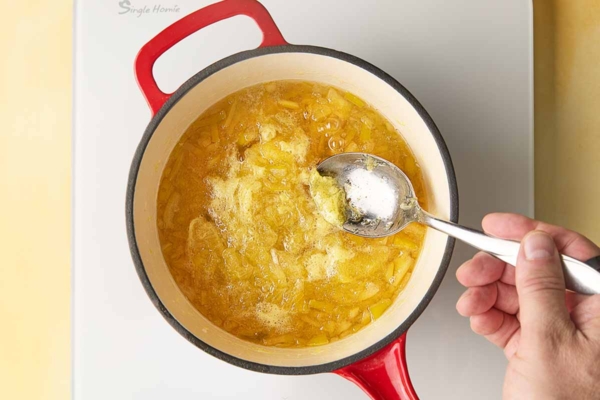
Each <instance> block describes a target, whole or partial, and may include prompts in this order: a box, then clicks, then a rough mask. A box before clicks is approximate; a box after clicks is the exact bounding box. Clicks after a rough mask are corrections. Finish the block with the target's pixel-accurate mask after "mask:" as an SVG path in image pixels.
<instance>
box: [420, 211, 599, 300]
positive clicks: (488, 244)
mask: <svg viewBox="0 0 600 400" xmlns="http://www.w3.org/2000/svg"><path fill="white" fill-rule="evenodd" d="M419 222H421V223H423V224H425V225H427V226H429V227H431V228H433V229H435V230H438V231H440V232H443V233H445V234H447V235H448V236H452V237H454V238H456V239H459V240H460V241H462V242H465V243H466V244H468V245H471V246H473V247H475V248H476V249H479V250H482V251H485V252H486V253H488V254H491V255H492V256H494V257H496V258H499V259H500V260H502V261H504V262H506V263H508V264H510V265H513V266H514V265H516V263H517V255H518V254H519V248H520V246H521V244H520V243H519V242H515V241H512V240H507V239H500V238H496V237H493V236H489V235H486V234H485V233H483V232H480V231H478V230H475V229H471V228H466V227H464V226H460V225H458V224H455V223H453V222H449V221H444V220H441V219H439V218H436V217H434V216H433V215H431V214H429V213H426V212H425V211H423V212H422V215H421V216H420V218H419ZM561 258H562V262H563V270H564V274H565V286H566V288H567V289H569V290H571V291H573V292H577V293H582V294H600V273H599V272H598V271H596V270H595V269H593V268H592V267H590V266H589V265H587V264H584V263H582V262H581V261H578V260H576V259H574V258H572V257H569V256H566V255H564V254H561Z"/></svg>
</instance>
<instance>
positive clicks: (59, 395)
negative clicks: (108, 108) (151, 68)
mask: <svg viewBox="0 0 600 400" xmlns="http://www.w3.org/2000/svg"><path fill="white" fill-rule="evenodd" d="M71 9H72V5H71V0H54V1H48V0H47V1H42V0H22V1H14V0H2V1H1V2H0V10H2V11H1V12H0V32H1V34H0V54H1V58H2V61H0V121H2V130H1V131H0V257H1V258H0V271H1V277H0V320H1V323H0V398H2V399H7V400H8V399H11V400H12V399H14V400H17V399H66V398H68V397H69V393H70V381H69V379H70V378H69V372H70V370H69V368H70V326H69V313H70V305H69V302H70V265H69V263H70V255H69V252H70V249H69V242H70V236H69V235H70V221H71V219H70V209H71V201H70V176H71V142H70V141H71V31H72V29H71Z"/></svg>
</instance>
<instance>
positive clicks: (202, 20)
mask: <svg viewBox="0 0 600 400" xmlns="http://www.w3.org/2000/svg"><path fill="white" fill-rule="evenodd" d="M236 15H247V16H248V17H250V18H252V19H253V20H254V21H255V22H256V24H257V25H258V27H259V28H260V30H261V31H262V33H263V40H262V43H261V44H260V46H259V47H265V46H280V45H285V44H288V43H287V42H286V41H285V39H284V38H283V36H282V35H281V32H280V31H279V28H277V25H275V22H274V21H273V18H271V15H270V14H269V12H268V11H267V9H266V8H265V7H264V6H263V5H262V4H260V3H259V2H258V1H256V0H224V1H221V2H219V3H215V4H211V5H209V6H206V7H204V8H201V9H200V10H198V11H195V12H193V13H191V14H189V15H187V16H185V17H183V18H182V19H180V20H179V21H177V22H175V23H173V24H172V25H170V26H169V27H167V28H166V29H165V30H163V31H162V32H160V33H159V34H158V35H156V36H155V37H154V38H153V39H152V40H150V41H149V42H148V43H146V44H145V45H144V47H142V49H141V50H140V52H139V53H138V55H137V57H136V60H135V76H136V78H137V81H138V85H139V86H140V89H141V90H142V93H143V94H144V97H146V101H147V102H148V105H149V106H150V109H151V110H152V113H153V114H156V113H157V112H158V110H159V109H160V108H161V107H162V105H163V104H165V102H166V101H167V100H168V99H169V97H171V94H167V93H164V92H163V91H161V90H160V89H159V88H158V85H157V84H156V80H155V79H154V75H153V73H152V67H153V66H154V63H155V62H156V60H157V59H158V57H160V56H161V55H163V54H164V53H165V52H166V51H167V50H169V49H170V48H171V47H173V46H174V45H176V44H177V43H179V42H180V41H181V40H183V39H185V38H186V37H188V36H189V35H191V34H192V33H195V32H197V31H199V30H200V29H202V28H205V27H207V26H209V25H212V24H214V23H215V22H218V21H222V20H224V19H227V18H231V17H234V16H236Z"/></svg>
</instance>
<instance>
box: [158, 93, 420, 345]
mask: <svg viewBox="0 0 600 400" xmlns="http://www.w3.org/2000/svg"><path fill="white" fill-rule="evenodd" d="M354 151H360V152H368V153H372V154H375V155H377V156H380V157H383V158H385V159H388V160H390V161H392V162H393V163H394V164H396V165H397V166H398V167H400V168H401V169H402V170H403V171H404V172H405V173H406V174H407V175H408V177H409V178H410V180H411V181H412V182H413V185H414V188H415V191H416V195H417V198H419V199H425V198H426V196H425V193H424V185H423V178H422V175H421V171H420V169H419V166H418V165H417V163H416V162H415V158H414V156H413V155H412V153H411V151H410V149H409V148H408V146H407V145H406V143H405V142H404V141H403V139H402V137H401V136H400V134H399V133H398V132H397V131H396V130H395V129H394V128H393V127H392V125H391V124H390V123H389V122H388V121H386V120H385V119H384V118H383V117H382V116H381V115H380V114H379V113H378V112H376V111H375V110H374V109H373V108H371V107H369V106H368V105H367V104H365V102H364V101H363V100H361V99H360V98H358V97H356V96H354V95H352V94H351V93H345V92H343V91H341V90H339V89H336V88H332V87H328V86H325V85H321V84H316V83H311V82H301V81H277V82H270V83H266V84H261V85H257V86H252V87H249V88H246V89H243V90H241V91H239V92H236V93H234V94H232V95H230V96H228V97H226V98H225V99H223V100H221V101H219V102H218V103H217V104H215V105H214V106H212V107H211V108H210V109H209V110H207V111H206V112H205V113H204V114H202V115H201V116H200V117H199V118H198V119H197V120H196V121H195V122H194V123H193V124H191V125H190V127H189V128H188V129H187V131H186V132H185V134H184V135H183V136H182V138H181V139H180V141H179V143H178V144H177V145H176V146H175V149H174V150H173V152H172V153H171V155H170V157H169V160H168V162H167V164H166V167H165V170H164V172H163V176H162V178H161V183H160V187H159V191H158V221H157V223H158V231H159V236H160V243H161V247H162V253H163V255H164V258H165V261H166V263H167V264H168V266H169V269H170V271H171V273H172V275H173V278H174V279H175V281H176V282H177V284H178V285H179V287H180V288H181V290H182V292H183V293H184V294H185V296H186V297H187V298H188V299H189V301H190V302H191V303H192V304H193V305H194V307H195V308H197V309H198V310H199V311H200V312H201V313H202V314H203V315H204V316H206V317H207V318H208V319H209V320H210V321H212V322H213V323H214V324H215V325H217V326H219V327H221V328H223V329H225V330H226V331H228V332H230V333H231V334H233V335H236V336H238V337H240V338H242V339H245V340H249V341H252V342H255V343H259V344H263V345H266V346H281V347H305V346H318V345H323V344H326V343H329V342H333V341H336V340H339V339H342V338H344V337H346V336H348V335H350V334H352V333H354V332H357V331H358V330H359V329H361V328H363V327H364V326H365V325H367V324H369V323H370V322H371V321H373V320H375V319H377V318H378V317H379V316H381V314H382V313H383V312H384V311H385V310H386V309H387V308H388V307H389V306H390V305H391V304H392V301H393V300H394V298H395V297H396V296H397V295H398V293H399V292H400V291H401V290H402V289H403V288H404V287H405V285H406V284H407V282H408V280H409V279H410V276H411V272H412V269H413V267H414V264H415V260H416V258H417V257H418V255H419V251H420V248H421V245H422V243H423V237H424V234H425V228H423V227H422V226H420V225H417V224H411V225H409V226H408V227H407V228H406V229H405V230H404V231H402V232H400V233H398V234H396V235H394V236H391V237H388V238H383V239H365V238H361V237H357V236H354V235H351V234H349V233H345V232H343V231H341V230H339V229H338V228H336V227H335V225H334V224H335V223H336V221H337V222H339V218H340V217H339V215H335V213H333V214H331V215H328V214H327V210H335V204H333V206H334V207H329V206H328V202H329V203H331V202H334V203H335V202H339V201H343V199H340V197H339V193H338V192H336V190H335V188H334V187H332V186H331V185H327V182H324V181H323V180H322V179H320V178H321V177H320V176H319V175H318V173H317V172H316V170H315V166H316V165H317V164H318V163H319V162H320V161H321V160H323V159H324V158H326V157H328V156H331V155H333V154H337V153H340V152H354ZM328 191H329V192H328ZM311 193H312V194H313V195H314V196H315V198H314V199H313V197H312V196H311ZM317 204H319V210H320V211H321V213H319V210H318V209H317ZM330 205H331V204H330ZM421 205H422V206H425V204H421ZM324 210H325V211H324ZM327 221H329V222H327ZM330 222H332V223H333V224H332V223H330ZM338 225H339V224H338Z"/></svg>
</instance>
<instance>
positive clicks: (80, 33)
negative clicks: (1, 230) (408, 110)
mask: <svg viewBox="0 0 600 400" xmlns="http://www.w3.org/2000/svg"><path fill="white" fill-rule="evenodd" d="M119 2H120V0H111V1H104V2H98V1H93V0H79V1H77V2H76V22H75V29H76V32H75V35H76V45H75V46H76V47H75V51H76V52H75V132H74V152H75V153H74V157H75V158H74V163H75V173H74V258H73V260H74V267H73V268H74V270H73V282H74V289H73V290H74V300H73V301H74V305H73V319H74V321H73V358H74V360H73V363H74V365H73V366H74V368H73V385H74V390H73V395H74V397H75V398H76V399H86V400H90V399H107V398H110V399H144V400H147V399H165V398H177V399H194V400H197V399H220V398H244V399H287V400H292V399H306V398H315V399H322V398H327V399H340V400H341V399H344V400H347V399H364V398H366V396H365V395H364V394H363V393H362V392H361V391H360V390H359V389H358V388H356V387H355V386H354V385H352V384H351V383H350V382H347V381H345V380H344V379H342V378H340V377H338V376H335V375H333V374H325V375H317V376H302V377H289V376H273V375H264V374H258V373H255V372H250V371H246V370H242V369H240V368H237V367H234V366H231V365H229V364H226V363H224V362H222V361H219V360H216V359H214V358H212V357H211V356H209V355H207V354H205V353H203V352H202V351H201V350H199V349H197V348H195V347H194V346H193V345H192V344H190V343H188V342H187V341H186V340H185V339H184V338H183V337H181V336H179V334H178V333H177V332H175V331H174V330H173V329H172V328H171V327H170V326H169V325H168V324H167V323H166V322H165V321H164V320H163V319H162V317H161V316H160V315H159V313H158V312H157V311H156V310H155V309H154V307H153V305H152V304H151V303H150V301H149V299H148V297H147V296H146V294H145V292H144V290H143V288H142V286H141V284H140V282H139V279H138V277H137V275H136V272H135V270H134V267H133V263H132V261H131V257H130V255H129V249H128V244H127V238H126V232H125V217H124V208H125V206H124V204H125V187H126V182H127V174H128V172H129V165H130V162H131V158H132V156H133V153H134V151H135V148H136V146H137V144H138V141H139V138H140V137H141V135H142V132H143V131H144V129H145V127H146V124H147V123H148V122H149V120H150V112H149V110H148V109H147V106H146V103H145V101H144V99H143V97H142V95H141V93H140V92H139V90H138V89H137V85H136V82H135V78H134V76H133V60H134V57H135V55H136V53H137V51H138V50H139V49H140V47H141V46H142V45H143V44H144V43H146V42H147V41H148V40H149V39H150V38H151V37H152V36H153V35H154V34H156V33H158V32H159V31H160V30H161V29H162V28H164V27H166V26H167V25H169V24H170V23H172V22H174V21H175V20H177V19H179V18H181V17H182V16H184V15H186V14H188V13H190V12H192V11H194V10H196V9H198V8H200V7H202V6H204V5H206V4H208V3H210V1H206V0H179V1H175V0H162V1H160V2H158V1H157V2H153V0H130V3H131V6H135V8H138V9H139V8H143V7H144V6H147V7H148V8H149V9H150V10H151V11H150V12H148V13H144V14H142V15H141V16H137V15H136V14H132V13H126V14H119V12H121V11H124V8H122V7H120V6H119ZM121 3H122V1H121ZM159 3H160V5H161V6H162V7H164V8H170V9H178V10H179V11H178V12H153V11H152V10H153V8H154V6H155V5H156V4H159ZM123 4H125V3H123ZM263 4H265V6H266V7H267V9H269V11H270V12H271V14H272V16H273V18H274V19H275V21H276V23H277V24H278V25H279V27H280V29H281V31H282V33H283V35H284V37H285V38H286V39H287V40H288V41H289V42H290V43H297V44H312V45H319V46H324V47H331V48H334V49H337V50H341V51H345V52H348V53H351V54H354V55H356V56H359V57H361V58H363V59H365V60H367V61H369V62H371V63H373V64H375V65H377V66H378V67H380V68H381V69H383V70H384V71H386V72H388V73H389V74H391V75H392V76H394V77H395V78H396V79H398V81H400V82H401V83H402V84H403V85H404V86H406V87H407V88H408V89H409V90H410V91H411V92H412V93H413V94H414V95H415V96H416V97H417V98H418V99H419V101H420V102H421V103H422V104H423V105H424V106H425V108H426V109H427V110H428V112H429V113H430V115H431V116H432V117H433V119H434V121H435V122H436V124H437V125H438V127H439V128H440V131H441V132H442V135H443V136H444V138H445V139H446V141H447V144H448V147H449V149H450V152H451V154H452V157H453V161H454V165H455V168H456V173H457V178H458V185H459V194H460V221H461V222H462V223H463V224H466V225H470V226H478V225H479V221H480V219H481V217H482V216H483V215H484V214H485V213H487V212H491V211H514V212H520V213H525V214H530V215H531V214H532V213H533V126H532V118H533V109H532V84H533V81H532V4H531V2H530V1H529V2H528V1H525V0H493V1H486V2H481V1H477V0H455V1H452V2H449V1H444V0H421V1H418V2H416V1H411V0H395V1H394V0H387V1H377V2H365V1H360V0H345V1H343V2H342V1H332V0H320V1H318V0H302V1H300V0H297V1H292V0H287V1H282V0H265V1H263ZM176 5H177V6H178V7H177V8H175V6H176ZM259 41H260V33H259V31H258V29H257V28H256V27H254V24H253V23H252V22H251V20H249V19H247V18H245V17H235V18H233V19H231V20H228V21H224V22H221V23H219V24H218V25H215V26H212V27H209V28H207V29H206V30H204V31H203V32H200V33H198V34H195V35H193V36H192V37H191V38H188V39H187V40H186V41H185V42H183V43H181V44H180V45H178V46H176V48H174V49H173V50H172V51H170V52H169V53H168V54H166V55H165V56H164V57H163V58H161V59H160V60H159V61H158V63H157V65H156V68H155V71H156V76H157V79H158V81H159V84H160V85H161V87H162V88H163V89H166V90H174V89H175V88H176V87H177V86H178V85H179V84H181V83H182V82H183V81H184V80H186V79H187V78H188V77H190V76H191V75H193V74H194V73H196V72H198V71H199V70H201V69H202V68H204V67H205V66H206V65H208V64H210V63H211V62H214V61H216V60H218V59H220V58H223V57H225V56H227V55H230V54H232V53H234V52H236V51H240V50H244V49H248V48H252V47H255V46H256V45H258V43H259ZM473 253H474V252H473V251H472V250H470V249H467V248H466V247H465V246H463V245H461V244H458V245H457V247H456V250H455V253H454V257H453V262H452V264H451V267H450V269H449V271H448V274H447V276H446V279H445V280H444V282H443V284H442V286H441V287H440V290H439V291H438V293H437V294H436V296H435V298H434V300H433V301H432V303H431V304H430V306H429V307H428V309H427V310H426V311H425V312H424V314H423V315H422V316H421V318H420V319H419V320H418V321H417V322H416V323H415V325H414V326H413V327H412V328H411V329H410V331H409V333H408V344H407V347H408V364H409V369H410V371H411V377H412V379H413V383H414V386H415V388H416V390H417V393H419V395H420V396H421V398H423V399H435V398H442V397H443V398H445V399H465V398H473V399H480V398H486V399H493V398H500V390H501V385H502V380H503V375H504V368H505V361H504V358H503V354H502V352H501V351H499V350H498V349H496V348H494V347H493V346H492V345H490V344H488V343H487V342H486V341H485V340H484V339H482V338H480V337H478V336H476V335H475V334H473V333H471V332H470V329H469V323H468V320H466V319H463V318H461V317H459V315H458V314H457V313H456V312H455V310H454V304H455V302H456V300H457V298H458V296H459V294H460V292H461V289H460V287H459V285H458V283H457V282H456V280H455V278H454V271H455V270H456V267H457V266H458V265H459V264H460V263H461V262H463V261H464V260H466V259H467V258H468V257H469V256H471V255H472V254H473Z"/></svg>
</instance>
